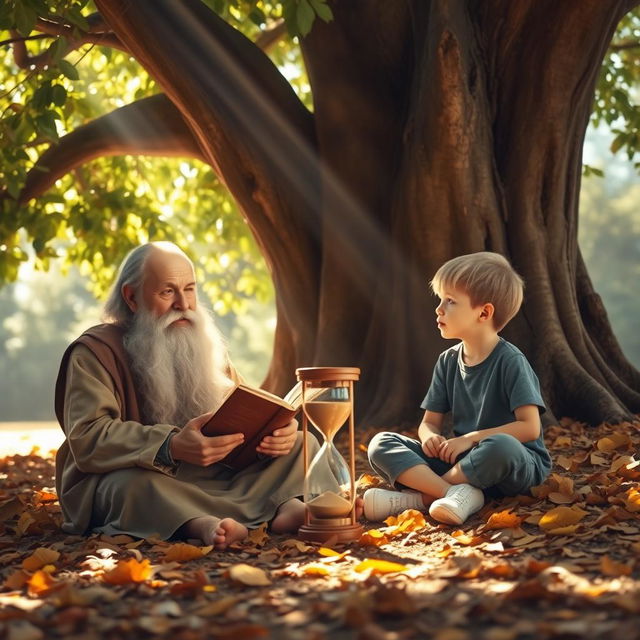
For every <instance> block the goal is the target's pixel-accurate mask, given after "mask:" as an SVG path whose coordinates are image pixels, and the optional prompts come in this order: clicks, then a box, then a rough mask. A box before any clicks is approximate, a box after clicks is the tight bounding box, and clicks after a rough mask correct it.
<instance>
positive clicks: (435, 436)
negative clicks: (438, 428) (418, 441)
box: [422, 433, 445, 458]
mask: <svg viewBox="0 0 640 640" xmlns="http://www.w3.org/2000/svg"><path fill="white" fill-rule="evenodd" d="M443 442H445V437H444V436H441V435H440V434H439V433H432V434H431V435H430V436H427V437H426V438H425V439H424V440H423V441H422V450H423V451H424V453H425V454H426V455H428V456H429V457H430V458H439V457H440V455H439V453H438V451H439V449H440V445H441V444H442V443H443Z"/></svg>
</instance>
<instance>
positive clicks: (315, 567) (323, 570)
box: [301, 564, 331, 576]
mask: <svg viewBox="0 0 640 640" xmlns="http://www.w3.org/2000/svg"><path fill="white" fill-rule="evenodd" d="M301 573H302V574H303V575H305V576H328V575H329V574H330V573H331V572H330V571H329V569H327V566H326V564H307V565H305V566H304V567H302V568H301Z"/></svg>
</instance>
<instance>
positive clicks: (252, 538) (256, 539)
mask: <svg viewBox="0 0 640 640" xmlns="http://www.w3.org/2000/svg"><path fill="white" fill-rule="evenodd" d="M247 538H248V540H249V542H251V543H252V544H254V545H255V546H256V547H262V546H263V545H264V544H265V542H266V541H267V540H268V539H269V534H268V533H267V523H266V522H263V523H262V524H261V525H260V526H259V527H258V528H257V529H252V530H251V531H249V535H248V536H247Z"/></svg>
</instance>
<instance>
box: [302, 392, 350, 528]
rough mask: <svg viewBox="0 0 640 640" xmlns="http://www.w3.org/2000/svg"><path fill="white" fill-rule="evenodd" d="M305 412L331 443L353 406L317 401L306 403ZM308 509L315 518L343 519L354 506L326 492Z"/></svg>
mask: <svg viewBox="0 0 640 640" xmlns="http://www.w3.org/2000/svg"><path fill="white" fill-rule="evenodd" d="M304 411H305V413H306V414H307V418H309V420H310V421H311V422H312V423H313V424H314V425H315V426H316V427H317V428H318V429H319V430H320V431H322V433H323V434H324V436H325V438H326V439H327V441H329V442H330V441H331V440H333V436H334V435H335V434H336V433H337V431H338V429H340V427H341V426H342V425H343V424H344V422H345V420H346V419H347V418H348V417H349V414H350V413H351V404H350V403H349V402H340V401H338V402H332V401H330V400H327V401H324V400H316V401H311V402H307V403H305V405H304ZM307 507H308V508H309V511H310V512H311V515H312V516H313V517H314V518H342V517H345V516H347V515H349V512H350V511H351V507H352V504H351V501H350V500H347V499H346V498H343V497H342V496H340V495H338V494H337V493H334V492H333V491H325V492H324V493H321V494H320V495H319V496H316V497H315V498H313V499H311V500H309V502H307Z"/></svg>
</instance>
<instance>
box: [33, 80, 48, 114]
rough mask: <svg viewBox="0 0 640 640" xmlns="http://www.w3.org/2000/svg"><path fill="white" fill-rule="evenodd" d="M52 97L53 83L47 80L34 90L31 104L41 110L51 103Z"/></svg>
mask: <svg viewBox="0 0 640 640" xmlns="http://www.w3.org/2000/svg"><path fill="white" fill-rule="evenodd" d="M51 99H52V93H51V85H50V84H49V83H48V82H47V83H46V84H43V85H42V86H41V87H38V88H37V89H36V90H35V91H34V93H33V98H32V99H31V106H32V107H33V108H34V109H36V110H37V111H40V110H41V109H44V108H45V107H46V106H48V105H49V104H51Z"/></svg>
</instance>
